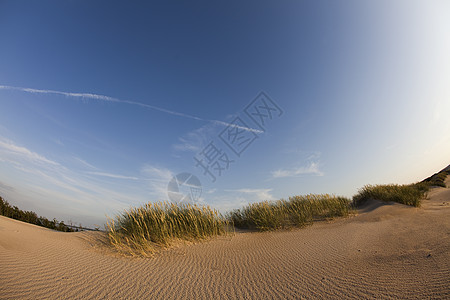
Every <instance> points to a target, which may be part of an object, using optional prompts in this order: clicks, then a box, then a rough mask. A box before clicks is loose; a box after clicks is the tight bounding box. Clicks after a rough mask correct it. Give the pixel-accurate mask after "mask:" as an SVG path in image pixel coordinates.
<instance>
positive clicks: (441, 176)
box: [422, 171, 449, 188]
mask: <svg viewBox="0 0 450 300" xmlns="http://www.w3.org/2000/svg"><path fill="white" fill-rule="evenodd" d="M448 174H449V172H448V171H441V172H439V173H436V174H434V175H432V176H430V177H428V178H427V179H425V180H424V181H422V182H423V183H426V184H428V185H430V186H440V187H444V188H446V187H447V185H446V184H445V179H446V178H447V175H448Z"/></svg>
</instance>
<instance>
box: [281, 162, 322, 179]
mask: <svg viewBox="0 0 450 300" xmlns="http://www.w3.org/2000/svg"><path fill="white" fill-rule="evenodd" d="M305 174H309V175H315V176H323V172H322V171H320V169H319V164H318V163H317V162H310V163H309V165H308V166H303V167H298V168H292V169H278V170H276V171H273V172H272V178H283V177H295V176H299V175H305Z"/></svg>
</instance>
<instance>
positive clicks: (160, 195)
mask: <svg viewBox="0 0 450 300" xmlns="http://www.w3.org/2000/svg"><path fill="white" fill-rule="evenodd" d="M141 175H142V178H143V180H145V182H146V185H147V188H148V192H149V193H150V194H152V195H153V196H154V197H157V199H156V200H166V199H167V185H168V183H169V181H170V180H171V179H172V178H173V176H174V175H175V174H174V173H173V172H172V171H171V170H169V169H167V168H163V167H156V166H152V165H150V164H146V165H144V166H143V167H142V169H141Z"/></svg>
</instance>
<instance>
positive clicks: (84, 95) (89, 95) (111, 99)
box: [0, 85, 263, 133]
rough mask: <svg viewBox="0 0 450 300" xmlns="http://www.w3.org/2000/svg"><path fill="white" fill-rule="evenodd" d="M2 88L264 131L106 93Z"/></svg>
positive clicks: (2, 88) (0, 87)
mask: <svg viewBox="0 0 450 300" xmlns="http://www.w3.org/2000/svg"><path fill="white" fill-rule="evenodd" d="M0 90H13V91H20V92H25V93H30V94H53V95H61V96H66V97H70V98H80V99H92V100H99V101H107V102H114V103H122V104H130V105H135V106H139V107H143V108H146V109H150V110H155V111H159V112H163V113H166V114H170V115H174V116H179V117H183V118H187V119H192V120H197V121H203V122H211V123H214V124H218V125H223V126H229V127H234V128H238V129H242V130H246V131H251V132H255V133H262V132H263V131H261V130H259V129H255V128H250V127H245V126H240V125H237V124H231V123H227V122H223V121H219V120H213V119H205V118H201V117H198V116H193V115H190V114H186V113H182V112H177V111H173V110H169V109H165V108H162V107H158V106H154V105H150V104H146V103H142V102H137V101H130V100H124V99H118V98H114V97H109V96H105V95H99V94H92V93H73V92H62V91H55V90H43V89H32V88H24V87H15V86H8V85H0Z"/></svg>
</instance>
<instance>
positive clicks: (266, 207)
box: [228, 194, 351, 231]
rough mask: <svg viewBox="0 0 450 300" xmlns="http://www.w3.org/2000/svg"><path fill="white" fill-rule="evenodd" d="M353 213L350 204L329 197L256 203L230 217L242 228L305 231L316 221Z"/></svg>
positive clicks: (308, 196) (304, 197)
mask: <svg viewBox="0 0 450 300" xmlns="http://www.w3.org/2000/svg"><path fill="white" fill-rule="evenodd" d="M350 211H351V207H350V200H348V199H347V198H344V197H336V196H330V195H327V194H325V195H307V196H294V197H290V198H289V200H288V201H286V200H278V201H263V202H258V203H253V204H249V205H247V206H246V207H243V208H241V209H236V210H234V211H232V212H230V213H229V214H228V217H229V219H230V220H231V221H232V222H233V224H234V226H236V227H238V228H245V229H257V230H260V231H266V230H275V229H283V228H292V227H302V226H305V225H308V224H312V222H313V221H315V220H321V219H327V218H333V217H340V216H347V215H348V214H349V213H350Z"/></svg>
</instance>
